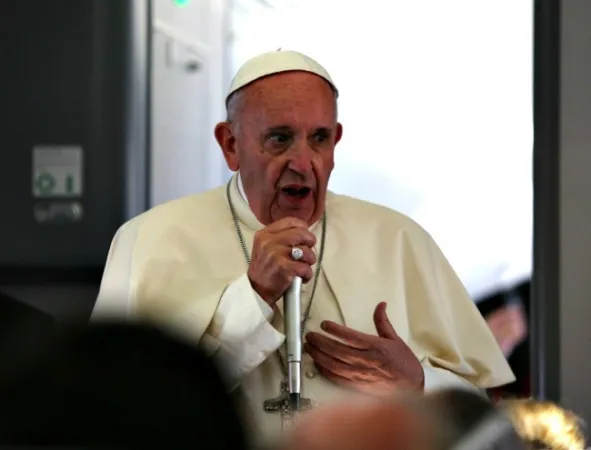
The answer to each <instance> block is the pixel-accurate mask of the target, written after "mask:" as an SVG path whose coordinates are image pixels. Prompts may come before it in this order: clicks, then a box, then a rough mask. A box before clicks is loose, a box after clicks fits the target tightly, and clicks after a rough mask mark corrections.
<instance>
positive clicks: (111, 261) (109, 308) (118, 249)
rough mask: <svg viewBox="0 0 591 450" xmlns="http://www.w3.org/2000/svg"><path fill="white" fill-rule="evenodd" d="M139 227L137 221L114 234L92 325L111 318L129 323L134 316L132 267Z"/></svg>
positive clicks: (93, 313)
mask: <svg viewBox="0 0 591 450" xmlns="http://www.w3.org/2000/svg"><path fill="white" fill-rule="evenodd" d="M138 225H139V221H138V219H137V218H136V219H134V220H132V221H130V222H127V223H126V224H124V225H123V226H121V228H119V230H117V233H115V237H114V238H113V241H112V242H111V248H110V249H109V255H108V256H107V262H106V263H105V270H104V272H103V278H102V281H101V286H100V290H99V294H98V297H97V300H96V302H95V304H94V308H93V310H92V315H91V317H90V320H91V321H95V320H101V319H108V318H110V317H116V318H126V319H129V318H130V317H131V316H132V315H133V306H134V305H133V292H132V286H131V264H132V257H133V248H134V246H135V241H136V237H137V230H138Z"/></svg>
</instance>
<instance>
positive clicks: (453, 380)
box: [422, 364, 486, 396]
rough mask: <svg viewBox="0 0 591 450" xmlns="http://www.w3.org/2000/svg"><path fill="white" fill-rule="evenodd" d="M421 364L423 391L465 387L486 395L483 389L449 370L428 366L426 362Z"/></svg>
mask: <svg viewBox="0 0 591 450" xmlns="http://www.w3.org/2000/svg"><path fill="white" fill-rule="evenodd" d="M422 366H423V372H424V374H425V387H424V390H425V392H433V391H438V390H443V389H450V388H459V389H467V390H470V391H473V392H478V393H480V394H482V395H484V396H486V391H485V390H483V389H479V388H478V387H477V386H474V385H473V384H472V383H470V382H469V381H467V380H465V379H463V378H462V377H460V376H458V375H456V374H455V373H453V372H450V371H449V370H446V369H441V368H439V367H433V366H429V365H426V364H422Z"/></svg>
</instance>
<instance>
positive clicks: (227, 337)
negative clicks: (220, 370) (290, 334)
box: [201, 274, 285, 389]
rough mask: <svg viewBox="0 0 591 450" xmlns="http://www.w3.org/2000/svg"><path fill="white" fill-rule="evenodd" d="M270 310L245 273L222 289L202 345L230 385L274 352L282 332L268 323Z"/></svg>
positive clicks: (237, 382)
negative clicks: (221, 368)
mask: <svg viewBox="0 0 591 450" xmlns="http://www.w3.org/2000/svg"><path fill="white" fill-rule="evenodd" d="M272 318H273V310H272V309H271V307H270V306H269V305H268V304H267V303H266V302H265V301H264V300H263V299H262V298H261V297H260V296H259V295H258V294H257V293H256V292H255V291H254V290H253V289H252V286H251V284H250V280H249V279H248V277H247V275H246V274H244V275H242V276H241V277H240V278H238V279H237V280H236V281H234V282H233V283H232V284H230V285H229V286H228V287H227V288H226V290H225V291H224V293H223V295H222V297H221V299H220V303H219V305H218V308H217V310H216V313H215V316H214V318H213V320H212V322H211V324H210V326H209V328H208V330H207V331H206V333H205V334H204V335H203V337H202V339H201V345H202V347H203V348H204V349H205V350H206V351H207V352H208V353H210V354H212V355H213V358H214V359H215V361H216V362H217V363H218V364H221V365H222V367H224V369H225V375H226V377H227V381H228V383H229V387H230V388H231V389H234V388H236V387H237V386H238V385H239V384H240V382H241V380H242V379H243V378H244V377H245V376H246V375H248V374H249V373H250V372H251V371H253V370H254V369H256V368H257V367H258V366H259V365H260V364H261V363H262V362H263V361H265V359H267V357H268V356H269V355H271V354H272V353H273V352H275V351H276V350H277V349H278V348H279V347H280V346H281V344H283V341H284V340H285V335H284V334H282V333H280V332H279V331H277V330H276V329H275V328H274V327H273V325H271V322H270V321H271V319H272Z"/></svg>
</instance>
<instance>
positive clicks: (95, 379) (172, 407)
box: [0, 324, 244, 449]
mask: <svg viewBox="0 0 591 450" xmlns="http://www.w3.org/2000/svg"><path fill="white" fill-rule="evenodd" d="M220 427H223V428H222V429H223V431H222V432H220V431H218V428H220ZM243 442H244V437H243V431H242V429H241V426H240V424H239V419H238V416H237V413H236V412H235V410H234V408H233V404H232V402H231V401H230V399H229V398H228V396H227V394H226V391H225V388H224V385H223V383H222V381H221V379H220V376H219V374H218V373H217V370H216V368H215V367H214V366H213V365H212V362H211V361H210V360H209V359H208V358H207V357H206V356H204V355H202V354H201V353H200V352H199V351H197V350H196V349H195V348H193V347H192V346H189V345H186V344H184V343H183V342H181V341H178V340H176V339H173V338H172V337H170V336H168V335H167V334H165V333H163V332H161V331H159V330H157V329H154V328H151V327H147V326H131V325H122V324H111V325H107V324H104V325H92V326H87V327H81V328H73V329H67V330H56V331H55V332H52V333H44V334H43V335H40V336H38V345H37V346H36V348H35V349H31V350H30V351H28V352H25V353H23V354H22V355H21V356H20V359H18V360H15V361H13V364H12V369H10V370H9V369H8V368H6V367H3V368H2V369H0V443H1V444H10V445H25V444H26V445H57V444H59V445H123V446H132V445H139V444H158V445H163V444H166V446H167V447H170V448H173V447H175V446H178V445H181V446H188V447H191V446H192V447H194V448H198V447H199V446H202V445H205V446H206V448H208V449H218V448H219V449H228V448H234V449H240V448H244V447H243ZM177 444H178V445H177Z"/></svg>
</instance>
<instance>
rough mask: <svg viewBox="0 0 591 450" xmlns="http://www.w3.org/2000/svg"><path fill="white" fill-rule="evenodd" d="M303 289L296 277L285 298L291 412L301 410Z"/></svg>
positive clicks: (300, 281) (299, 279)
mask: <svg viewBox="0 0 591 450" xmlns="http://www.w3.org/2000/svg"><path fill="white" fill-rule="evenodd" d="M301 287H302V279H301V278H299V277H295V278H294V280H293V282H292V283H291V286H290V287H289V289H288V290H287V292H286V293H285V295H284V297H283V301H284V305H283V306H284V320H285V334H286V348H285V350H286V354H287V358H286V359H287V361H286V362H287V377H288V380H287V381H288V384H289V407H290V411H292V412H297V411H299V409H300V389H301V376H302V372H301V365H302V328H301V323H300V322H301V320H302V319H301V317H302V313H301V301H300V300H301V298H300V297H301Z"/></svg>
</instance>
